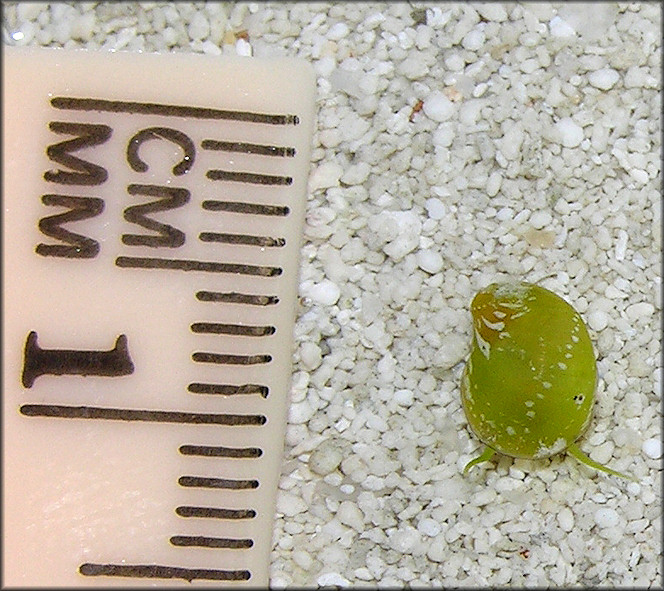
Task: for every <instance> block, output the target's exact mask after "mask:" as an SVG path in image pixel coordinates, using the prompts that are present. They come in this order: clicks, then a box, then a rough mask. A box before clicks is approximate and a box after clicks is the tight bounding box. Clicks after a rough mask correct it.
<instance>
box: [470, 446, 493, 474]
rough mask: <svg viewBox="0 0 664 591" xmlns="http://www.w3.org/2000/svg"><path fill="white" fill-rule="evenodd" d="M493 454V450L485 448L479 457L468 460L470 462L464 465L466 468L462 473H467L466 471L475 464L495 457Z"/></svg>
mask: <svg viewBox="0 0 664 591" xmlns="http://www.w3.org/2000/svg"><path fill="white" fill-rule="evenodd" d="M495 453H496V451H495V450H493V449H491V448H490V447H485V448H484V451H483V452H482V453H481V454H480V455H479V456H477V457H476V458H474V459H472V460H470V462H468V463H467V464H466V467H465V468H464V469H463V473H464V474H465V473H466V472H468V470H470V469H471V468H472V467H473V466H474V465H475V464H481V463H482V462H487V461H489V460H490V459H491V458H492V457H493V456H494V455H495Z"/></svg>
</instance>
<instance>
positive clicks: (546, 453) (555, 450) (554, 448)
mask: <svg viewBox="0 0 664 591" xmlns="http://www.w3.org/2000/svg"><path fill="white" fill-rule="evenodd" d="M539 444H540V447H539V449H538V450H537V451H536V452H535V456H534V457H535V458H548V457H551V456H555V455H556V454H559V453H560V452H561V451H563V450H564V449H566V448H567V441H566V440H565V439H563V438H562V437H558V439H556V440H555V441H554V442H553V444H552V445H551V446H549V447H547V446H545V445H544V443H542V442H541V441H540V442H539Z"/></svg>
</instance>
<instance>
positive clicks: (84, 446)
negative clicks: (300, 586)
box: [3, 48, 315, 587]
mask: <svg viewBox="0 0 664 591" xmlns="http://www.w3.org/2000/svg"><path fill="white" fill-rule="evenodd" d="M5 58H6V59H5V66H4V74H5V85H4V87H3V94H4V96H3V98H4V100H5V105H6V109H5V111H4V112H5V113H6V115H4V116H3V139H4V146H5V154H4V165H5V171H6V182H5V186H4V191H3V192H4V202H3V207H4V211H5V216H4V219H3V232H4V235H5V241H4V247H5V248H4V252H3V262H4V264H5V280H6V286H5V289H4V293H5V294H6V298H5V302H4V312H5V315H4V323H3V338H4V343H5V347H4V350H3V360H4V372H3V392H4V398H3V405H4V406H3V409H4V413H3V433H4V436H5V443H6V445H5V457H4V460H5V469H6V472H5V474H6V476H7V478H6V479H5V481H4V491H3V493H4V499H5V516H6V519H5V540H4V541H5V544H4V547H3V552H4V556H3V558H4V565H5V572H4V573H3V574H4V582H5V584H8V585H10V586H44V587H50V586H53V585H55V586H66V587H76V586H90V585H93V586H105V585H108V584H112V585H113V586H123V585H127V586H135V585H141V584H143V585H154V584H159V582H164V583H166V582H167V583H168V585H170V586H172V585H176V586H178V585H182V586H185V585H186V586H189V585H190V584H191V583H193V582H195V583H197V584H200V585H205V584H208V585H215V586H218V585H220V584H221V585H226V584H228V585H230V586H233V587H236V586H242V585H243V584H246V585H250V586H252V587H266V586H267V585H268V566H269V556H270V551H271V543H272V540H271V538H272V527H273V517H274V507H275V500H276V487H277V482H278V478H279V473H280V461H281V452H282V448H283V436H284V431H285V419H286V413H287V403H288V395H289V384H290V371H291V368H290V364H291V349H292V323H293V319H294V312H295V302H296V295H297V271H298V255H299V244H300V239H301V231H302V221H303V215H304V202H305V198H306V178H307V173H308V168H309V157H310V151H311V146H310V141H311V134H312V130H313V108H314V88H315V86H314V76H313V73H312V71H311V69H310V68H309V67H307V66H305V65H303V64H302V62H299V61H297V60H288V59H286V60H258V59H249V60H247V59H226V58H209V57H203V56H192V55H184V54H182V55H179V54H174V55H163V56H162V55H149V54H130V53H103V52H98V53H87V52H68V51H64V50H44V49H26V48H22V49H17V48H6V52H5ZM111 80H112V84H111V83H110V82H109V81H111ZM65 419H68V420H65Z"/></svg>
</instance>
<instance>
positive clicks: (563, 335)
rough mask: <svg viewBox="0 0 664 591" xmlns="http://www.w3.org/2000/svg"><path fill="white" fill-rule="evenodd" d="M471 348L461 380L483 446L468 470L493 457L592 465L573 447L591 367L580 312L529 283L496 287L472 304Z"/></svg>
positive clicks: (586, 403) (586, 412)
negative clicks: (570, 458)
mask: <svg viewBox="0 0 664 591" xmlns="http://www.w3.org/2000/svg"><path fill="white" fill-rule="evenodd" d="M470 309H471V314H472V320H473V343H472V349H471V353H470V357H469V359H468V362H467V364H466V367H465V369H464V372H463V376H462V379H461V402H462V405H463V409H464V411H465V413H466V417H467V419H468V423H469V425H470V427H471V429H472V430H473V432H474V433H475V434H476V435H477V437H478V438H479V439H480V440H481V441H482V442H483V443H484V444H485V445H486V446H488V449H487V450H485V452H484V453H483V454H481V455H480V456H479V457H478V458H476V459H475V460H472V461H471V462H469V464H468V465H467V466H466V470H467V469H468V468H470V467H471V466H472V465H474V464H476V463H479V462H481V461H484V460H487V459H490V458H491V457H492V456H493V454H494V453H495V452H499V453H502V454H505V455H508V456H512V457H515V458H531V459H538V458H548V457H550V456H553V455H555V454H558V453H561V452H563V451H565V450H567V451H568V452H569V453H571V454H572V455H574V457H576V458H577V459H579V460H580V461H582V462H584V463H586V464H588V465H591V466H592V467H594V468H597V469H602V470H604V471H608V472H610V473H612V474H615V475H620V476H624V475H622V474H619V473H616V472H615V471H613V470H610V469H609V468H605V467H604V466H601V465H600V464H597V463H596V462H593V461H592V460H590V458H588V457H587V456H585V455H584V454H583V452H581V451H580V450H579V449H578V447H576V445H575V444H574V442H575V441H576V440H577V439H578V438H579V437H580V436H581V435H582V433H583V432H584V431H585V429H586V427H587V426H588V424H589V422H590V419H591V416H592V408H593V401H594V398H595V386H596V384H597V369H596V362H595V354H594V352H593V346H592V343H591V341H590V336H589V335H588V330H587V329H586V326H585V324H584V322H583V319H582V318H581V316H580V315H579V313H578V312H577V311H576V310H574V308H572V306H570V305H569V304H568V303H567V302H566V301H565V300H563V299H562V298H561V297H559V296H557V295H556V294H555V293H553V292H551V291H549V290H548V289H545V288H543V287H540V286H538V285H533V284H530V283H523V282H522V283H494V284H492V285H489V286H488V287H486V288H485V289H482V290H481V291H479V292H478V293H477V294H476V295H475V297H474V298H473V301H472V303H471V306H470Z"/></svg>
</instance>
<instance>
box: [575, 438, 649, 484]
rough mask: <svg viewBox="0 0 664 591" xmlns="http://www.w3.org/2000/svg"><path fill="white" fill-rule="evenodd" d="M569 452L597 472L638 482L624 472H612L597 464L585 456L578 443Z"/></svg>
mask: <svg viewBox="0 0 664 591" xmlns="http://www.w3.org/2000/svg"><path fill="white" fill-rule="evenodd" d="M567 452H568V453H569V454H570V455H571V456H573V457H575V458H576V459H577V460H579V462H581V463H582V464H585V465H586V466H590V467H591V468H594V469H595V470H600V471H602V472H606V473H607V474H611V475H613V476H618V477H620V478H626V479H627V480H631V481H632V482H638V480H637V479H636V478H633V477H632V476H627V474H623V473H622V472H618V471H616V470H612V469H611V468H609V467H607V466H604V465H602V464H600V463H598V462H595V461H594V460H591V459H590V458H589V457H588V456H587V455H586V454H584V453H583V452H582V451H581V450H580V449H579V447H578V446H577V445H576V443H572V445H570V446H569V447H568V448H567Z"/></svg>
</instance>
